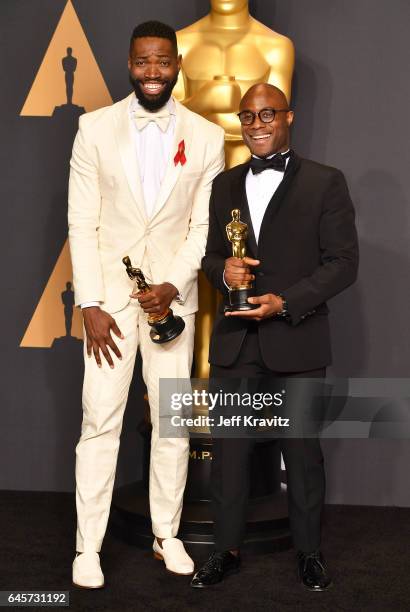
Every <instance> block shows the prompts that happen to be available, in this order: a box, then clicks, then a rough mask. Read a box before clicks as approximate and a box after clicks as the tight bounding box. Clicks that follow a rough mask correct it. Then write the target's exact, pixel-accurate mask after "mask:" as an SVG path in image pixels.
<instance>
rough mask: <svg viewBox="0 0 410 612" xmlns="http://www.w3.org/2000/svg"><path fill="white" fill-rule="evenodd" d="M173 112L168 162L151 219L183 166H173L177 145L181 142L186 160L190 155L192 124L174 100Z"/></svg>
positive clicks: (163, 202)
mask: <svg viewBox="0 0 410 612" xmlns="http://www.w3.org/2000/svg"><path fill="white" fill-rule="evenodd" d="M175 111H176V122H175V134H174V140H173V144H172V148H171V153H170V157H169V160H168V165H167V169H166V171H165V176H164V180H163V181H162V184H161V188H160V190H159V193H158V198H157V202H156V205H155V210H154V214H153V215H152V218H154V217H156V215H157V214H158V213H159V212H160V210H161V209H162V207H163V206H164V204H165V202H166V201H167V200H168V198H169V195H170V193H171V192H172V190H173V188H174V187H175V184H176V182H177V180H178V178H179V176H180V174H181V172H182V169H183V165H182V164H181V163H179V162H178V163H177V164H175V162H174V157H175V155H176V153H177V151H178V145H179V143H180V142H181V141H182V140H183V141H184V146H185V156H186V157H187V158H188V157H189V155H191V154H192V150H191V148H190V144H191V139H192V123H191V117H190V114H189V113H188V112H187V111H186V109H185V108H184V106H182V104H180V103H179V102H178V101H177V100H175Z"/></svg>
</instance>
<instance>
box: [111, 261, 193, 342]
mask: <svg viewBox="0 0 410 612" xmlns="http://www.w3.org/2000/svg"><path fill="white" fill-rule="evenodd" d="M122 263H123V264H124V266H125V267H126V272H127V274H128V276H129V278H130V279H131V280H133V281H135V283H136V285H137V287H138V291H139V292H140V293H148V292H149V291H151V287H150V286H149V285H148V283H147V281H146V280H145V277H144V274H143V273H142V271H141V270H140V269H139V268H133V267H132V264H131V260H130V258H129V257H128V255H127V256H126V257H123V259H122ZM148 325H150V326H151V331H150V333H149V335H150V337H151V340H152V341H153V342H155V344H164V342H169V341H170V340H173V339H174V338H176V337H177V336H179V335H180V333H181V332H182V331H183V329H184V327H185V322H184V320H183V319H182V318H181V317H179V316H178V315H174V313H173V312H172V310H171V308H167V310H166V311H165V312H162V313H160V314H157V315H152V314H151V315H148Z"/></svg>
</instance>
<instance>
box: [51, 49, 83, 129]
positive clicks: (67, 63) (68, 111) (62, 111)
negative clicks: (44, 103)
mask: <svg viewBox="0 0 410 612" xmlns="http://www.w3.org/2000/svg"><path fill="white" fill-rule="evenodd" d="M77 64H78V60H77V58H76V57H74V56H73V49H72V47H67V55H66V56H65V57H63V58H62V59H61V66H62V68H63V70H64V78H65V88H66V95H67V103H66V104H62V105H61V106H56V107H55V109H54V112H53V117H64V118H68V119H77V118H78V117H79V116H80V115H82V114H83V113H85V108H84V107H83V106H78V105H77V104H73V95H74V73H75V71H76V70H77Z"/></svg>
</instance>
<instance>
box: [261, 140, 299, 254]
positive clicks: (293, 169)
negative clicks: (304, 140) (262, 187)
mask: <svg viewBox="0 0 410 612" xmlns="http://www.w3.org/2000/svg"><path fill="white" fill-rule="evenodd" d="M299 167H300V158H299V156H298V155H296V153H294V152H293V153H292V155H291V157H290V159H289V162H288V165H287V168H286V172H285V176H284V177H283V180H282V182H281V183H280V185H279V187H278V188H277V190H276V191H275V193H274V194H273V196H272V199H271V200H270V202H269V204H268V206H267V208H266V211H265V214H264V217H263V219H262V225H261V229H260V232H259V244H260V242H261V239H262V237H263V234H264V232H265V231H266V229H267V228H268V227H269V225H270V224H271V223H272V221H273V219H274V217H275V216H276V215H277V214H278V212H279V210H280V208H281V206H282V204H283V200H284V198H285V196H286V193H287V192H288V189H289V187H290V185H291V183H292V180H293V178H294V176H295V174H296V173H297V172H298V170H299Z"/></svg>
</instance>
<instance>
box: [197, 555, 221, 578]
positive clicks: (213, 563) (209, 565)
mask: <svg viewBox="0 0 410 612" xmlns="http://www.w3.org/2000/svg"><path fill="white" fill-rule="evenodd" d="M212 569H217V570H218V571H221V570H222V557H221V556H220V555H219V554H218V553H212V554H211V556H210V557H209V559H208V561H207V562H206V563H205V565H204V567H203V568H202V571H201V574H204V573H206V572H207V571H208V570H212Z"/></svg>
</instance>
